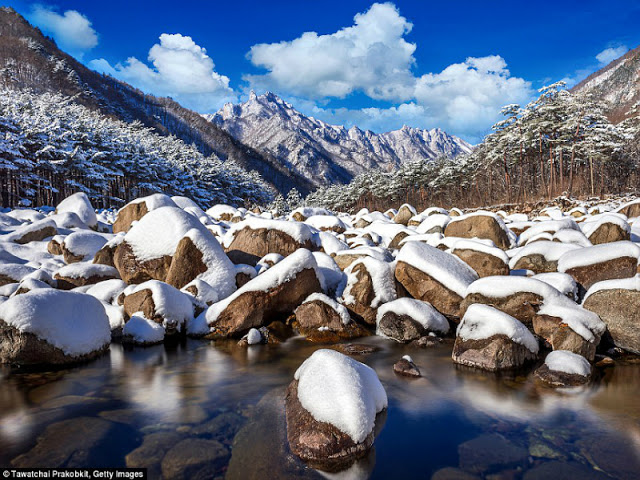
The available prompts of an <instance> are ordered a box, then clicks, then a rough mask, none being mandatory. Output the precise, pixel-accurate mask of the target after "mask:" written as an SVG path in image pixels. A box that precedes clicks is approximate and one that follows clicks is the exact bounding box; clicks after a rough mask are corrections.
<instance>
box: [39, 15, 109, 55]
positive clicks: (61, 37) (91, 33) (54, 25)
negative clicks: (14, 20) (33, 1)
mask: <svg viewBox="0 0 640 480" xmlns="http://www.w3.org/2000/svg"><path fill="white" fill-rule="evenodd" d="M27 19H28V20H29V21H30V22H31V23H33V24H34V25H36V26H37V27H39V28H40V30H42V31H43V32H44V33H45V34H47V35H51V36H52V37H53V38H54V40H55V41H56V43H57V44H58V46H59V47H60V48H62V50H65V51H66V52H68V53H70V54H72V55H74V56H76V57H78V58H82V56H83V55H84V53H85V52H86V51H87V50H91V49H92V48H93V47H95V46H96V45H98V34H97V33H96V31H95V30H94V29H93V28H92V27H91V22H90V21H89V19H88V18H87V17H86V16H85V15H83V14H81V13H80V12H77V11H76V10H67V11H66V12H64V13H63V14H59V13H58V12H56V11H55V10H53V9H52V8H51V7H45V6H42V5H35V6H34V7H33V8H32V10H31V12H30V13H29V14H28V15H27Z"/></svg>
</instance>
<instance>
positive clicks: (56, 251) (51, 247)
mask: <svg viewBox="0 0 640 480" xmlns="http://www.w3.org/2000/svg"><path fill="white" fill-rule="evenodd" d="M47 252H49V253H50V254H51V255H62V246H61V245H60V244H59V243H58V241H57V240H56V239H55V238H52V239H51V240H49V243H48V244H47Z"/></svg>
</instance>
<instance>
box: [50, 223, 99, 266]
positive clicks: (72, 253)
mask: <svg viewBox="0 0 640 480" xmlns="http://www.w3.org/2000/svg"><path fill="white" fill-rule="evenodd" d="M51 241H53V239H52V240H51ZM105 243H107V238H106V237H105V235H103V234H100V233H96V232H92V231H82V230H81V231H78V232H73V233H71V234H70V235H67V236H66V237H65V238H64V240H63V241H62V244H61V245H60V250H61V251H62V255H63V256H64V261H65V262H67V263H76V262H82V261H85V260H92V259H93V258H94V257H95V255H96V253H98V251H99V250H100V249H101V248H102V247H104V245H105ZM49 244H51V242H49Z"/></svg>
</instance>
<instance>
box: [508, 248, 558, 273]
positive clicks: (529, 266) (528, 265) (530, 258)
mask: <svg viewBox="0 0 640 480" xmlns="http://www.w3.org/2000/svg"><path fill="white" fill-rule="evenodd" d="M514 270H531V271H532V272H534V273H550V272H557V271H558V261H557V260H547V259H546V258H545V256H544V255H542V254H539V253H532V254H530V255H525V256H524V257H522V258H520V259H519V260H518V261H517V262H516V264H515V265H514Z"/></svg>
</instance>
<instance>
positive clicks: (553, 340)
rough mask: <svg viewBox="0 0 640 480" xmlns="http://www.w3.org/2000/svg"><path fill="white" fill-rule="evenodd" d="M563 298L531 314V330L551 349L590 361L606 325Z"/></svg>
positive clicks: (591, 313) (593, 315)
mask: <svg viewBox="0 0 640 480" xmlns="http://www.w3.org/2000/svg"><path fill="white" fill-rule="evenodd" d="M562 298H565V302H564V304H562V303H560V299H558V301H556V302H551V303H548V304H545V305H544V306H543V307H542V308H541V309H540V310H539V311H538V314H537V315H536V316H535V317H534V318H533V331H534V332H535V333H536V335H538V336H540V337H542V338H543V339H545V340H546V341H547V342H548V343H549V344H550V345H551V347H552V348H553V349H554V350H568V351H570V352H573V353H577V354H578V355H582V356H583V357H585V358H586V359H587V360H589V361H592V360H593V359H594V357H595V354H596V348H597V347H598V344H599V343H600V339H601V338H602V334H603V333H604V332H605V329H606V325H605V324H604V322H602V320H600V318H599V317H598V315H596V314H594V313H593V312H590V311H588V310H585V309H584V308H582V307H580V306H578V305H576V304H575V303H573V302H572V301H571V300H569V299H567V298H566V297H562Z"/></svg>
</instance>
